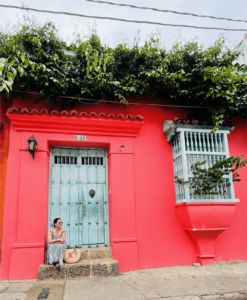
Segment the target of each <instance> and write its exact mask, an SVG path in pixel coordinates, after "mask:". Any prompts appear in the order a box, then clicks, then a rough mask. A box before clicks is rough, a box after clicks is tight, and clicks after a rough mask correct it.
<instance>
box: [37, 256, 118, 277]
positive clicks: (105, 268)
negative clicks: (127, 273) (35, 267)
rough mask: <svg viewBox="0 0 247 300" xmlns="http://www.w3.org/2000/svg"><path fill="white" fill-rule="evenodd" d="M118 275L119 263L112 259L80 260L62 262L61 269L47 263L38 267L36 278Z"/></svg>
mask: <svg viewBox="0 0 247 300" xmlns="http://www.w3.org/2000/svg"><path fill="white" fill-rule="evenodd" d="M117 275H119V265H118V262H117V261H116V260H113V259H103V260H102V259H100V260H90V261H81V262H78V263H75V264H64V268H63V270H61V269H60V268H57V267H53V268H50V267H49V266H48V265H41V266H40V267H39V275H38V280H60V279H65V278H94V277H106V276H117Z"/></svg>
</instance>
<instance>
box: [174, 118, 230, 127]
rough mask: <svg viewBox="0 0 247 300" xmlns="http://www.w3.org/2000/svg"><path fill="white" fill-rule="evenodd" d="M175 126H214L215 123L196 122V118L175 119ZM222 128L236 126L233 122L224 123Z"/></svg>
mask: <svg viewBox="0 0 247 300" xmlns="http://www.w3.org/2000/svg"><path fill="white" fill-rule="evenodd" d="M172 121H173V123H174V124H179V123H181V124H191V125H209V126H210V125H213V123H212V122H211V121H205V120H200V119H199V120H196V119H194V118H177V117H176V118H174V119H173V120H172ZM220 126H230V127H232V126H234V123H233V122H230V121H224V122H223V123H222V124H220Z"/></svg>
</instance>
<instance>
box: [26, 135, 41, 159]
mask: <svg viewBox="0 0 247 300" xmlns="http://www.w3.org/2000/svg"><path fill="white" fill-rule="evenodd" d="M26 142H27V146H28V148H27V151H28V152H29V153H30V154H31V155H32V157H33V159H34V153H35V151H36V147H37V146H38V143H37V141H36V139H35V137H34V136H33V135H32V136H30V137H29V138H28V139H27V141H26Z"/></svg>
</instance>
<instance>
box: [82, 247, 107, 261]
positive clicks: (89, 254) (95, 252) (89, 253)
mask: <svg viewBox="0 0 247 300" xmlns="http://www.w3.org/2000/svg"><path fill="white" fill-rule="evenodd" d="M78 250H79V251H80V252H81V259H80V261H83V260H95V259H97V260H98V259H103V258H112V249H111V247H96V248H78V249H77V251H78Z"/></svg>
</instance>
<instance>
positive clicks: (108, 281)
mask: <svg viewBox="0 0 247 300" xmlns="http://www.w3.org/2000/svg"><path fill="white" fill-rule="evenodd" d="M44 288H49V296H48V298H47V299H48V300H105V299H107V300H144V299H145V300H148V299H150V300H151V299H159V300H162V299H164V300H216V299H219V300H228V299H231V300H233V299H237V300H247V262H243V261H232V262H228V263H225V262H219V263H215V264H214V265H211V266H203V267H200V266H199V267H195V266H182V267H167V268H156V269H145V270H139V271H133V272H124V273H120V275H119V276H117V277H103V278H92V279H71V280H70V279H67V280H53V281H38V280H36V279H34V280H23V281H0V300H24V299H25V300H34V299H38V297H39V294H40V293H41V292H42V289H44Z"/></svg>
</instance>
